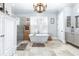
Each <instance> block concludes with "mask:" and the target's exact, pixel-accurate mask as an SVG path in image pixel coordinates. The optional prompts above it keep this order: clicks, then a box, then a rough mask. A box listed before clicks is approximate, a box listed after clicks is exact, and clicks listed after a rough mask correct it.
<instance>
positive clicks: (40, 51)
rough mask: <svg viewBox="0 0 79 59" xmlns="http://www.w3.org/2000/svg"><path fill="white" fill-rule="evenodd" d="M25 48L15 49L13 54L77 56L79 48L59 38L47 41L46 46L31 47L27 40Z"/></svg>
mask: <svg viewBox="0 0 79 59" xmlns="http://www.w3.org/2000/svg"><path fill="white" fill-rule="evenodd" d="M21 43H28V45H27V47H26V49H25V50H21V51H19V50H17V51H16V54H15V56H79V48H76V47H74V46H72V45H70V44H64V43H62V42H60V41H59V40H53V41H48V42H47V43H46V44H45V45H46V47H32V43H31V42H29V41H23V42H21Z"/></svg>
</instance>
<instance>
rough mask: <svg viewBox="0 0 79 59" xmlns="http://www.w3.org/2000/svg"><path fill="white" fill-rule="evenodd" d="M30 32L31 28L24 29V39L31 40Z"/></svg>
mask: <svg viewBox="0 0 79 59" xmlns="http://www.w3.org/2000/svg"><path fill="white" fill-rule="evenodd" d="M29 33H30V31H29V30H24V33H23V35H24V37H23V38H24V40H30V38H29Z"/></svg>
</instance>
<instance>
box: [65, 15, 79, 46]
mask: <svg viewBox="0 0 79 59" xmlns="http://www.w3.org/2000/svg"><path fill="white" fill-rule="evenodd" d="M78 17H79V16H74V20H71V21H70V23H71V24H70V25H69V26H67V27H66V32H65V40H66V42H69V43H71V44H73V45H75V46H78V47H79V18H78Z"/></svg>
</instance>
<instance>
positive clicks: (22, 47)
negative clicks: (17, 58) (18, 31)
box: [17, 43, 28, 50]
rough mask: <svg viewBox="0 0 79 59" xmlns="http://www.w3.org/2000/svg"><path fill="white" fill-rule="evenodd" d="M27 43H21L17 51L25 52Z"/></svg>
mask: <svg viewBox="0 0 79 59" xmlns="http://www.w3.org/2000/svg"><path fill="white" fill-rule="evenodd" d="M27 44H28V43H22V44H20V45H19V46H18V47H17V50H25V48H26V46H27Z"/></svg>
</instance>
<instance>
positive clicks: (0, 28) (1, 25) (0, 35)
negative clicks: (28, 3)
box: [0, 14, 4, 55]
mask: <svg viewBox="0 0 79 59" xmlns="http://www.w3.org/2000/svg"><path fill="white" fill-rule="evenodd" d="M3 18H4V17H3V15H1V14H0V55H3V47H4V46H3V40H4V20H3Z"/></svg>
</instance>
